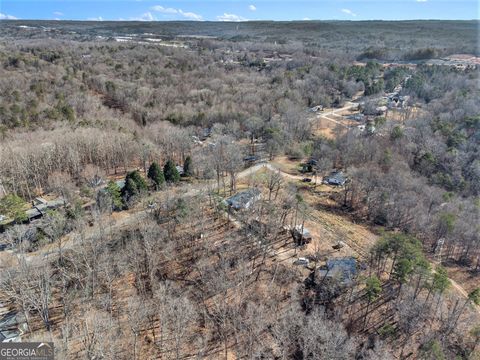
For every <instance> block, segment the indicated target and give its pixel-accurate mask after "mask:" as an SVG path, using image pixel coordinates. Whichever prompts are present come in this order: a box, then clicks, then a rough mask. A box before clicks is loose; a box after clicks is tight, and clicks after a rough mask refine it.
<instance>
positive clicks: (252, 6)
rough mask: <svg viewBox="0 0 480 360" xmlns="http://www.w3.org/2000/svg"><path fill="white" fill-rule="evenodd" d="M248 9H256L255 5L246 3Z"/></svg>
mask: <svg viewBox="0 0 480 360" xmlns="http://www.w3.org/2000/svg"><path fill="white" fill-rule="evenodd" d="M248 9H249V10H251V11H255V10H257V7H256V6H255V5H248Z"/></svg>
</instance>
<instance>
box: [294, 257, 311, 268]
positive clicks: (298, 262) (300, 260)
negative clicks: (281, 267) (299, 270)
mask: <svg viewBox="0 0 480 360" xmlns="http://www.w3.org/2000/svg"><path fill="white" fill-rule="evenodd" d="M309 263H310V261H308V259H307V258H304V257H301V258H298V259H297V260H295V261H294V262H293V265H300V266H305V267H307V266H308V264H309Z"/></svg>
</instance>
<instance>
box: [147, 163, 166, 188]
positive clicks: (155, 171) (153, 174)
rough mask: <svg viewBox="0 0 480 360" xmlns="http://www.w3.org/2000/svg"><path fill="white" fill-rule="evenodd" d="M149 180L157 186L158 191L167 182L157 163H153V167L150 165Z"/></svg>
mask: <svg viewBox="0 0 480 360" xmlns="http://www.w3.org/2000/svg"><path fill="white" fill-rule="evenodd" d="M148 178H149V179H150V180H152V182H153V183H154V184H155V189H157V190H158V189H159V188H160V186H162V185H163V183H164V182H165V177H164V176H163V171H162V169H161V168H160V166H159V165H158V164H157V163H156V162H153V163H152V165H150V167H149V168H148Z"/></svg>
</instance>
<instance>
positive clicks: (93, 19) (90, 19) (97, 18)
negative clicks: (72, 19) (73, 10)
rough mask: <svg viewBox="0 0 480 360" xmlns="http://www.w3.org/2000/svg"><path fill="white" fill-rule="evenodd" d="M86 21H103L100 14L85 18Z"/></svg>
mask: <svg viewBox="0 0 480 360" xmlns="http://www.w3.org/2000/svg"><path fill="white" fill-rule="evenodd" d="M87 21H103V18H102V17H101V16H97V17H93V18H87Z"/></svg>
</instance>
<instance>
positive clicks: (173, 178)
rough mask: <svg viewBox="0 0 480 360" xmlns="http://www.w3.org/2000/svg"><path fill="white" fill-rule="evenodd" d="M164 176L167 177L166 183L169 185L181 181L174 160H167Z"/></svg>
mask: <svg viewBox="0 0 480 360" xmlns="http://www.w3.org/2000/svg"><path fill="white" fill-rule="evenodd" d="M163 175H164V176H165V181H166V182H169V183H176V182H178V181H179V180H180V174H179V173H178V171H177V168H176V167H175V164H174V162H173V161H172V160H167V162H166V163H165V166H164V167H163Z"/></svg>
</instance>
